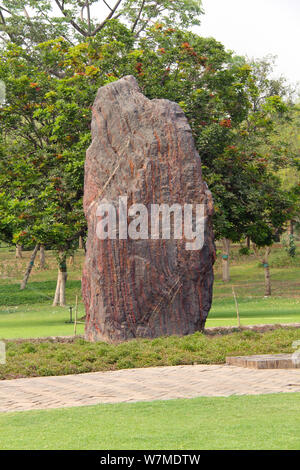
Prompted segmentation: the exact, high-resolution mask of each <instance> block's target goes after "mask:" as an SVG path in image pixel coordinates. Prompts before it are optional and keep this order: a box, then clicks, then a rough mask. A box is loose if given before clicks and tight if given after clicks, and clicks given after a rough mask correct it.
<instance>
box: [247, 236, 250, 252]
mask: <svg viewBox="0 0 300 470" xmlns="http://www.w3.org/2000/svg"><path fill="white" fill-rule="evenodd" d="M246 240H247V248H248V250H250V243H251V240H250V237H249V236H248V237H247V239H246Z"/></svg>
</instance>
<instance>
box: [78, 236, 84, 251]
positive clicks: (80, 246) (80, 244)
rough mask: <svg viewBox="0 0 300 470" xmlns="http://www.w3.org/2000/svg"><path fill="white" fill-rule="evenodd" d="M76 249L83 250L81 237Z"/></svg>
mask: <svg viewBox="0 0 300 470" xmlns="http://www.w3.org/2000/svg"><path fill="white" fill-rule="evenodd" d="M78 248H79V249H80V250H83V248H84V246H83V239H82V236H80V237H79V241H78Z"/></svg>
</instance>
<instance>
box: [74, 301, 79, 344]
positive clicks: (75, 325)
mask: <svg viewBox="0 0 300 470" xmlns="http://www.w3.org/2000/svg"><path fill="white" fill-rule="evenodd" d="M77 312H78V295H76V301H75V321H74V336H76V328H77Z"/></svg>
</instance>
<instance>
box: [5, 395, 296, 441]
mask: <svg viewBox="0 0 300 470" xmlns="http://www.w3.org/2000/svg"><path fill="white" fill-rule="evenodd" d="M299 408H300V393H290V394H288V393H287V394H272V395H258V396H231V397H228V398H223V397H217V398H207V397H200V398H195V399H189V400H169V401H154V402H139V403H133V404H116V405H115V404H114V405H97V406H87V407H78V408H68V409H55V410H43V411H29V412H16V413H2V415H1V416H0V448H1V449H31V450H35V449H65V450H68V449H97V450H100V449H105V450H111V449H126V450H131V449H134V450H140V449H157V450H167V449H178V450H181V449H188V450H193V449H194V450H202V449H211V450H214V449H232V450H237V449H255V450H259V449H267V450H271V449H280V450H288V449H297V450H299V449H300V414H299Z"/></svg>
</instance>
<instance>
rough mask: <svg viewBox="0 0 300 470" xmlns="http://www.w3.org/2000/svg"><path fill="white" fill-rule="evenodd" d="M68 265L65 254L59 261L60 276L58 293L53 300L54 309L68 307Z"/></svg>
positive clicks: (57, 286)
mask: <svg viewBox="0 0 300 470" xmlns="http://www.w3.org/2000/svg"><path fill="white" fill-rule="evenodd" d="M67 277H68V274H67V263H66V255H65V254H63V255H62V256H61V257H60V260H59V266H58V275H57V284H56V291H55V295H54V300H53V304H52V305H53V307H56V306H57V305H60V306H61V307H65V306H66V282H67Z"/></svg>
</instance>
